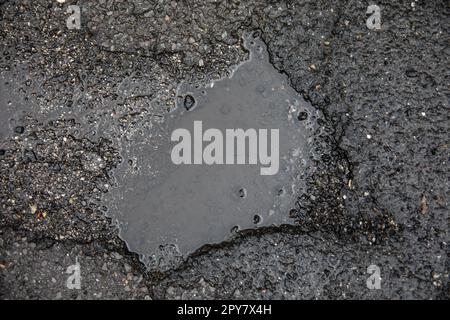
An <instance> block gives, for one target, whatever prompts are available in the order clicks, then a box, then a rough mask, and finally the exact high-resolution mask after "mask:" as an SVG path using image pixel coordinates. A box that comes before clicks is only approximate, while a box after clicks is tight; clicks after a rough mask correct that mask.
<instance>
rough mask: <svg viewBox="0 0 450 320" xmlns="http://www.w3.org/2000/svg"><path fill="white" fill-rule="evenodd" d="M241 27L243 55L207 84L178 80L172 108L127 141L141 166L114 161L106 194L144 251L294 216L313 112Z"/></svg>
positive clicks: (153, 255) (131, 241) (194, 245)
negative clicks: (113, 184) (142, 139)
mask: <svg viewBox="0 0 450 320" xmlns="http://www.w3.org/2000/svg"><path fill="white" fill-rule="evenodd" d="M246 37H247V38H246V43H245V45H246V46H248V47H249V49H250V57H249V60H248V61H245V62H243V63H242V64H240V65H239V66H237V67H235V70H233V72H232V73H231V74H230V76H229V77H227V78H225V79H221V80H218V81H214V82H212V83H210V84H209V85H208V87H207V88H192V87H191V88H189V87H190V86H189V85H186V84H185V85H183V86H180V88H179V90H178V97H179V106H177V108H176V110H174V111H171V112H170V113H168V114H167V115H166V116H165V118H167V119H165V120H164V121H163V122H162V123H161V124H160V125H159V126H158V128H157V130H154V131H153V132H152V131H150V132H149V133H148V134H149V135H151V136H152V137H150V138H149V139H148V141H149V142H147V143H145V144H143V143H141V144H138V145H136V147H135V148H133V147H132V148H131V149H129V150H127V151H126V154H127V157H128V158H129V159H135V160H134V161H132V162H131V163H132V165H134V166H138V167H140V168H141V170H140V171H135V170H130V162H125V161H124V163H123V164H122V165H121V166H119V168H118V170H117V171H115V175H116V176H117V190H115V191H112V192H111V193H110V195H109V196H108V198H109V200H108V201H107V202H108V203H110V208H114V209H112V210H111V211H112V212H116V213H113V216H114V217H116V218H117V220H118V221H119V227H120V229H121V236H122V237H123V238H124V240H125V241H126V242H127V244H128V247H129V248H130V249H131V250H132V251H134V252H137V253H139V254H141V255H143V256H144V257H146V258H147V259H150V260H152V259H153V260H155V259H157V260H159V259H164V260H167V259H168V256H169V255H168V253H167V252H166V251H164V250H162V252H160V250H159V248H160V247H162V248H163V249H164V248H166V247H167V246H176V248H177V249H178V251H179V253H180V254H182V255H187V254H189V253H192V252H194V251H195V250H196V249H199V248H200V247H201V246H202V245H205V244H214V243H220V242H222V241H224V240H227V239H228V238H230V236H231V235H232V233H233V232H236V231H238V230H242V229H248V228H255V227H261V226H272V225H281V224H293V223H294V221H295V220H294V218H295V217H294V216H292V215H291V216H289V213H290V211H291V210H294V211H295V209H293V208H294V207H295V202H296V201H297V198H298V195H299V194H301V193H304V192H305V191H304V188H305V181H304V178H303V179H302V176H303V177H305V176H306V173H307V172H308V164H309V162H310V158H311V159H312V158H313V155H312V152H313V147H312V142H313V138H312V135H313V133H314V131H315V130H317V125H315V122H316V119H317V117H318V112H317V111H316V110H314V109H313V108H312V107H311V106H309V105H308V104H307V103H306V102H305V101H304V100H303V98H302V97H301V96H300V95H298V94H297V93H296V92H295V91H294V90H293V89H292V88H290V87H289V84H288V81H287V78H286V77H285V76H284V75H282V74H280V73H279V72H278V71H277V70H276V69H274V68H273V66H272V65H270V63H269V60H268V56H267V52H266V48H265V46H264V44H263V42H262V41H261V40H260V39H258V38H255V37H254V36H253V35H247V36H246ZM188 99H192V102H191V104H192V105H189V103H190V101H188ZM194 103H195V105H194ZM144 134H147V133H144ZM150 263H151V261H149V262H148V263H147V264H150ZM155 263H157V261H153V264H155Z"/></svg>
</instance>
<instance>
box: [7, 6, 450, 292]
mask: <svg viewBox="0 0 450 320" xmlns="http://www.w3.org/2000/svg"><path fill="white" fill-rule="evenodd" d="M69 4H75V1H66V3H64V4H58V3H57V2H56V1H43V0H39V1H31V0H22V1H4V0H0V38H1V42H0V43H1V44H0V46H1V47H0V51H1V52H2V55H1V58H0V71H1V73H2V76H3V78H2V81H4V82H5V83H4V84H2V86H3V87H6V88H9V86H11V88H12V89H11V92H15V91H14V90H13V83H16V82H18V83H19V85H18V88H16V89H17V90H18V91H17V92H18V93H17V94H16V95H15V96H14V99H13V100H11V101H6V99H5V98H4V97H0V102H1V104H2V105H1V106H0V107H1V108H6V107H7V105H9V106H12V107H14V104H16V103H17V104H19V101H20V103H24V101H25V103H29V104H30V106H32V107H29V108H30V109H32V108H34V109H32V110H31V111H30V110H28V111H29V112H28V113H26V114H25V115H24V116H23V117H21V118H20V119H16V120H14V123H9V127H8V130H9V131H11V132H10V135H9V136H4V137H2V140H1V141H0V149H1V150H0V179H1V186H0V188H1V189H0V205H1V215H0V226H1V227H0V233H1V236H0V272H1V273H0V297H1V298H2V299H12V298H21V299H26V298H32V299H43V298H48V299H54V298H68V299H72V298H73V299H76V298H89V299H95V298H124V299H129V298H139V299H161V298H169V299H177V298H189V299H191V298H277V299H299V298H307V299H311V298H322V299H359V298H369V299H372V298H395V299H407V298H421V299H448V298H449V296H450V294H449V293H450V292H449V285H448V270H449V263H448V252H449V250H448V243H449V236H448V222H449V221H448V218H449V214H448V213H449V211H448V210H449V199H448V196H449V172H450V171H449V165H448V160H449V159H448V156H449V124H450V119H449V106H448V98H449V93H450V92H449V82H448V80H449V69H448V65H449V47H448V44H449V40H450V38H449V21H450V19H449V7H448V4H447V3H446V2H445V1H414V2H411V0H409V1H398V2H397V1H381V0H377V1H376V4H377V5H379V6H380V7H381V14H382V20H381V21H382V29H381V30H379V31H372V30H369V29H368V28H367V27H366V24H365V21H366V19H367V17H368V15H367V14H366V10H367V6H368V5H369V4H372V3H368V2H365V1H353V0H347V1H340V2H339V4H336V2H335V1H298V2H296V1H248V2H247V1H245V2H244V1H242V2H241V1H205V0H203V1H200V0H193V1H178V2H177V1H172V2H170V1H119V0H115V1H111V0H101V1H78V2H77V3H76V4H78V5H80V6H81V7H82V10H83V12H82V28H81V30H68V29H67V27H66V19H67V17H68V15H69V14H68V13H66V10H67V6H68V5H69ZM245 31H256V32H260V33H261V37H262V38H263V39H264V41H265V42H266V43H267V45H268V50H269V53H270V55H271V58H272V62H273V64H274V66H275V67H276V68H277V69H279V70H280V71H282V72H285V73H286V74H287V75H288V76H289V79H290V80H291V84H292V86H293V87H294V89H296V90H297V91H298V92H300V93H301V94H303V95H304V97H305V98H306V99H308V100H309V101H310V102H311V103H312V104H313V106H314V107H316V108H319V109H320V110H322V111H323V113H324V114H325V115H326V119H327V121H325V122H324V123H323V124H322V125H323V127H324V128H325V129H326V130H325V132H326V134H323V135H321V136H320V137H317V150H318V152H320V154H321V157H320V158H318V159H316V161H315V166H314V168H312V169H311V173H310V177H309V180H308V183H309V185H310V191H309V193H308V196H306V197H302V199H299V202H298V206H297V208H296V211H295V212H294V213H293V214H295V215H296V217H297V218H298V219H297V220H298V222H297V224H296V226H294V227H286V228H278V229H274V228H268V229H264V230H257V231H248V232H243V233H242V234H239V235H237V236H236V237H235V238H234V239H232V240H231V241H229V242H228V243H224V244H221V245H215V246H205V247H203V248H202V249H200V250H199V251H198V252H196V253H195V254H194V255H192V256H191V257H189V258H188V259H187V260H186V261H184V262H179V264H178V265H177V267H175V268H174V267H173V265H171V264H170V263H165V262H164V261H162V262H161V265H160V269H159V271H153V272H145V269H144V268H143V266H142V265H141V264H140V262H139V258H138V256H137V255H136V254H133V253H130V252H128V251H127V249H126V246H125V244H124V243H123V242H122V241H121V240H120V238H119V237H118V236H117V230H116V228H115V227H114V226H113V225H111V221H110V220H109V219H108V218H107V216H106V215H105V211H107V207H106V206H107V204H105V203H102V194H104V193H105V192H108V189H109V188H111V186H112V185H113V184H114V181H113V170H114V167H115V166H116V165H117V164H118V163H119V161H127V160H128V159H122V158H121V154H120V146H119V143H118V141H119V139H122V138H123V137H127V136H128V135H129V134H130V133H131V132H138V131H139V130H140V127H141V126H145V120H146V118H147V117H148V114H149V112H150V109H151V108H150V107H149V104H150V101H151V100H154V99H156V100H158V101H160V102H161V105H160V108H161V109H169V108H170V107H171V106H172V104H173V100H174V99H173V98H174V96H173V95H174V90H175V88H176V86H177V84H178V83H179V82H180V81H181V80H188V81H191V82H195V81H207V80H208V79H211V78H218V77H220V76H222V75H225V74H226V72H227V69H228V67H229V66H231V65H233V64H236V63H237V62H239V61H242V60H243V59H245V58H246V55H247V53H246V52H245V50H244V48H243V47H242V43H241V40H240V35H241V34H242V33H243V32H245ZM5 79H7V80H5ZM8 79H9V80H8ZM9 102H10V103H9ZM70 111H71V112H72V113H71V114H72V115H79V116H78V117H76V116H75V117H74V116H70V117H65V118H64V117H63V118H64V120H58V121H50V122H49V121H48V117H47V118H46V117H45V116H39V115H42V114H44V115H45V114H46V112H50V113H51V112H58V113H59V114H64V112H70ZM2 114H3V113H2ZM43 119H44V120H43ZM100 119H107V120H106V123H107V124H108V127H110V128H112V129H111V131H110V134H108V135H105V136H100V137H98V136H97V132H96V128H97V127H96V124H97V123H99V121H100ZM4 123H7V121H4V120H3V119H2V124H4ZM2 130H3V129H2ZM131 143H132V142H131ZM77 257H78V260H79V262H80V264H81V271H82V276H83V278H82V289H81V290H69V289H67V288H66V286H65V281H66V279H67V274H66V273H65V270H66V268H67V267H68V266H69V265H71V264H73V263H75V259H76V258H77ZM371 264H375V265H377V266H379V267H380V268H381V276H382V282H381V289H380V290H369V289H368V288H367V287H366V279H367V277H368V276H369V274H367V273H366V272H367V267H368V266H369V265H371Z"/></svg>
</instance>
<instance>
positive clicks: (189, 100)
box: [184, 94, 195, 111]
mask: <svg viewBox="0 0 450 320" xmlns="http://www.w3.org/2000/svg"><path fill="white" fill-rule="evenodd" d="M194 105H195V99H194V97H193V96H191V95H190V94H187V95H186V96H185V97H184V107H185V108H186V110H188V111H189V110H190V109H192V107H193V106H194Z"/></svg>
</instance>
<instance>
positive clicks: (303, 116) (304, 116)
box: [297, 111, 308, 121]
mask: <svg viewBox="0 0 450 320" xmlns="http://www.w3.org/2000/svg"><path fill="white" fill-rule="evenodd" d="M297 119H298V120H299V121H304V120H306V119H308V113H307V112H304V111H302V112H300V113H299V114H298V116H297Z"/></svg>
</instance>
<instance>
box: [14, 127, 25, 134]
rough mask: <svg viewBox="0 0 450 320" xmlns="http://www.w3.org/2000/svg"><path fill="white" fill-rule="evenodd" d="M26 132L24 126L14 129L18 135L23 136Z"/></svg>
mask: <svg viewBox="0 0 450 320" xmlns="http://www.w3.org/2000/svg"><path fill="white" fill-rule="evenodd" d="M24 131H25V128H24V127H22V126H17V127H15V128H14V132H15V133H17V134H22V133H24Z"/></svg>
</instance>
